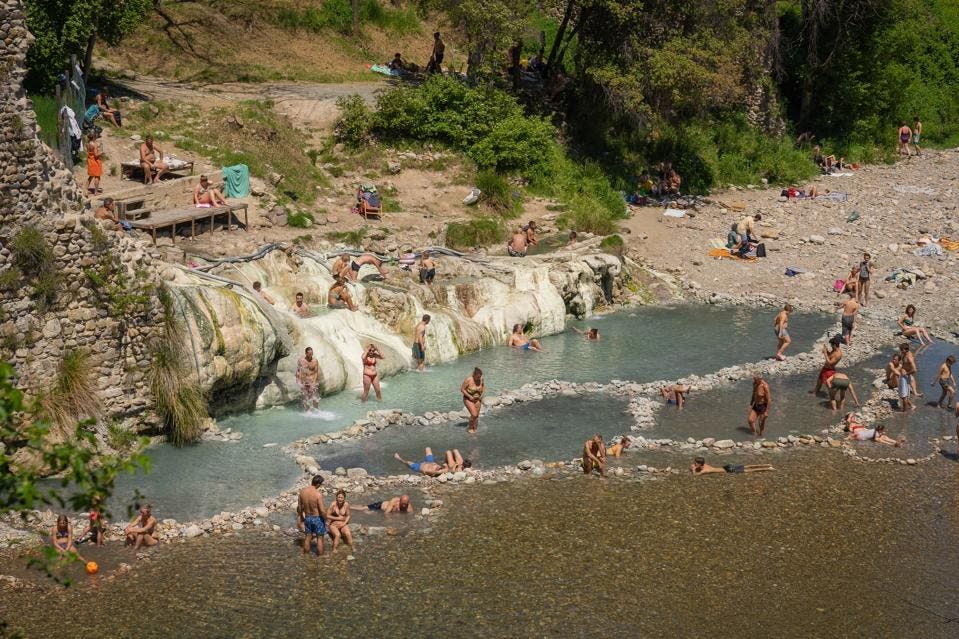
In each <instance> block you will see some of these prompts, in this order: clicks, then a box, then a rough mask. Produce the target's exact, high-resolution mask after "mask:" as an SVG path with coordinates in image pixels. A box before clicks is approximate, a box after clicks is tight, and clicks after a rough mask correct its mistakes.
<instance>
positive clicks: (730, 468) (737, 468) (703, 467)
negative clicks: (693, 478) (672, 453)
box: [689, 457, 776, 475]
mask: <svg viewBox="0 0 959 639" xmlns="http://www.w3.org/2000/svg"><path fill="white" fill-rule="evenodd" d="M689 470H690V471H692V473H693V474H694V475H711V474H713V473H761V472H763V471H767V470H776V469H775V468H773V466H772V464H748V465H742V464H726V465H725V466H723V467H722V468H717V467H715V466H710V465H709V464H707V463H706V458H705V457H697V458H696V459H694V460H693V463H692V464H690V465H689Z"/></svg>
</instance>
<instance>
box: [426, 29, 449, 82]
mask: <svg viewBox="0 0 959 639" xmlns="http://www.w3.org/2000/svg"><path fill="white" fill-rule="evenodd" d="M445 54H446V44H444V43H443V38H442V37H440V32H439V31H437V32H436V33H434V34H433V52H432V53H431V54H430V61H429V62H428V63H427V65H426V72H427V73H442V72H443V56H444V55H445Z"/></svg>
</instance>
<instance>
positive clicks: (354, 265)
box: [350, 262, 360, 273]
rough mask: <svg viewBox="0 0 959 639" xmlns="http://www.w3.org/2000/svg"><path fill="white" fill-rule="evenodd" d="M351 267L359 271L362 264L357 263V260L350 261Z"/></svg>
mask: <svg viewBox="0 0 959 639" xmlns="http://www.w3.org/2000/svg"><path fill="white" fill-rule="evenodd" d="M350 268H351V269H353V270H354V271H356V272H357V273H359V272H360V265H359V264H357V263H356V262H350Z"/></svg>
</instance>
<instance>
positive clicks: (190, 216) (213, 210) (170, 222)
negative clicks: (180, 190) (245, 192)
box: [130, 203, 249, 246]
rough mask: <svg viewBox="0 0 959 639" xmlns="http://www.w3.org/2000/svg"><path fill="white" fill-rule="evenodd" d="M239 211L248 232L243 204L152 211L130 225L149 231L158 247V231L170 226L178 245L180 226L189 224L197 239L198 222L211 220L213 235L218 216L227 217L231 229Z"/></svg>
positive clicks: (247, 222) (132, 221) (174, 240)
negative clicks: (177, 230) (178, 229)
mask: <svg viewBox="0 0 959 639" xmlns="http://www.w3.org/2000/svg"><path fill="white" fill-rule="evenodd" d="M239 210H242V211H243V230H245V231H248V230H249V220H248V215H247V205H246V204H243V203H239V204H230V205H228V206H214V207H210V208H205V209H200V208H188V209H175V210H170V211H152V212H150V214H149V215H147V216H146V217H144V218H141V219H139V220H130V225H131V226H132V227H133V228H135V229H140V230H142V231H149V232H150V234H151V235H152V236H153V244H154V246H156V243H157V229H162V228H166V227H168V226H170V227H173V230H172V231H171V232H170V236H171V238H172V239H173V243H174V244H176V227H177V225H178V224H181V225H182V224H189V225H190V237H196V221H197V220H205V219H207V218H209V220H210V233H212V232H213V221H214V219H215V218H216V216H217V215H226V216H227V227H230V226H232V225H233V214H234V212H236V211H239ZM239 221H240V220H239V217H237V222H239Z"/></svg>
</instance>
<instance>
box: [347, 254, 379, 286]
mask: <svg viewBox="0 0 959 639" xmlns="http://www.w3.org/2000/svg"><path fill="white" fill-rule="evenodd" d="M364 264H372V265H373V266H375V267H376V270H378V271H379V272H380V276H381V277H383V278H385V277H386V268H384V266H383V260H381V259H380V258H378V257H376V256H375V255H373V254H372V253H364V254H363V255H360V256H359V257H358V258H356V259H355V260H353V261H352V262H350V271H349V277H350V279H352V280H353V281H354V282H355V281H356V280H357V278H358V277H359V276H360V268H361V267H362V266H363V265H364Z"/></svg>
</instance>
